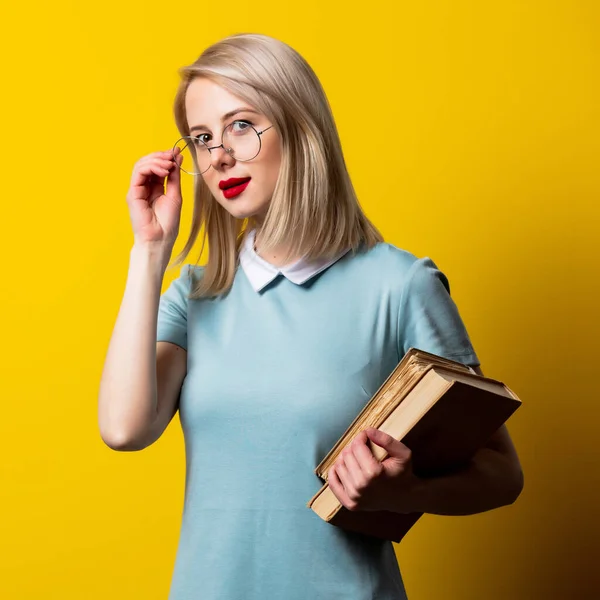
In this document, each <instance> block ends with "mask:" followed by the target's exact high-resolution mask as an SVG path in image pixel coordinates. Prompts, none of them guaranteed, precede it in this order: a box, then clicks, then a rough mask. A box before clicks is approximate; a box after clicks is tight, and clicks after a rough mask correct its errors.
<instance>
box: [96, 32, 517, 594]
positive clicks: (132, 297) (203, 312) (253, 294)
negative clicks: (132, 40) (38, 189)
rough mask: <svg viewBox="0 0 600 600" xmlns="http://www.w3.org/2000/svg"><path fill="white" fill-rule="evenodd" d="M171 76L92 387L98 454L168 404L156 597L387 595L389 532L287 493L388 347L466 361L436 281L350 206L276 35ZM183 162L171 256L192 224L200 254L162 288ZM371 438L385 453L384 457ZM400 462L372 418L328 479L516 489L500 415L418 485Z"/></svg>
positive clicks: (326, 121) (308, 489) (367, 387)
mask: <svg viewBox="0 0 600 600" xmlns="http://www.w3.org/2000/svg"><path fill="white" fill-rule="evenodd" d="M181 77H182V81H181V85H180V88H179V90H178V92H177V96H176V99H175V119H176V122H177V126H178V129H179V131H180V134H181V138H182V139H180V140H178V142H177V144H176V145H175V146H174V148H173V149H171V148H169V149H167V150H165V151H162V152H153V153H151V154H149V155H147V156H145V157H143V158H142V159H140V160H139V161H138V162H137V163H136V165H135V167H134V169H133V175H132V178H131V187H130V189H129V192H128V194H127V203H128V207H129V212H130V216H131V222H132V226H133V231H134V244H133V247H132V249H131V255H130V269H129V274H128V279H127V284H126V288H125V294H124V297H123V302H122V306H121V309H120V312H119V315H118V318H117V322H116V324H115V329H114V332H113V335H112V338H111V341H110V346H109V349H108V353H107V357H106V363H105V366H104V372H103V376H102V383H101V388H100V396H99V425H100V431H101V435H102V438H103V440H104V441H105V442H106V443H107V444H108V445H109V446H110V447H111V448H114V449H116V450H140V449H143V448H145V447H147V446H149V445H150V444H152V443H154V442H155V441H156V440H157V439H158V438H159V437H160V435H161V434H162V432H163V431H164V430H165V428H166V427H167V425H168V424H169V422H170V421H171V419H172V418H173V416H174V414H175V413H176V411H177V410H178V409H179V412H180V419H181V424H182V428H183V433H184V437H185V446H186V456H187V475H186V485H185V504H184V510H183V517H182V526H181V535H180V543H179V547H178V551H177V557H176V562H175V567H174V573H173V580H172V583H171V593H170V600H192V599H193V600H198V599H202V600H241V599H244V600H255V599H256V600H258V599H260V600H264V599H265V598H268V599H277V600H279V599H282V600H283V599H285V600H300V599H302V600H306V599H310V600H316V599H318V598H323V599H327V600H333V599H337V598H339V599H344V600H359V599H360V600H366V599H377V600H392V599H394V600H398V599H402V598H405V597H406V595H405V589H404V585H403V581H402V577H401V574H400V570H399V568H398V564H397V560H396V556H395V553H394V549H393V546H392V543H391V542H386V541H383V540H379V539H374V538H370V537H368V536H364V535H361V534H356V533H351V532H348V531H346V530H343V529H341V528H339V527H336V526H333V525H331V524H329V523H326V522H325V521H323V520H321V519H320V518H319V517H318V516H317V515H316V514H315V513H314V512H313V511H311V510H310V509H309V508H307V506H306V503H307V502H308V500H309V499H310V498H311V497H312V496H313V495H314V494H315V492H316V491H317V490H318V489H319V488H320V487H321V485H322V481H321V480H320V479H319V478H318V477H317V476H316V475H315V473H314V469H315V467H316V465H317V464H318V463H319V462H320V460H321V459H322V458H323V456H324V455H325V454H326V453H327V452H328V451H329V449H330V448H331V447H332V445H333V444H334V442H335V441H337V439H338V438H339V437H340V436H341V434H342V433H343V432H344V431H345V430H346V428H347V427H348V425H349V424H350V423H351V422H352V420H353V419H354V417H355V416H356V414H357V413H358V412H359V411H360V410H361V409H362V408H363V406H364V405H365V404H366V402H367V401H368V400H369V398H370V397H371V395H372V394H373V393H374V392H375V391H376V390H377V389H378V388H379V386H380V385H381V383H382V382H383V381H384V379H385V378H386V377H387V376H388V374H389V373H390V372H391V371H392V370H393V368H394V367H395V366H396V365H397V363H398V362H399V360H400V359H401V358H402V356H403V355H404V353H405V352H406V351H407V350H408V348H410V347H416V348H421V349H423V350H427V351H429V352H433V353H435V354H439V355H442V356H445V357H448V358H452V359H455V360H459V361H461V362H463V363H465V364H468V365H472V366H474V367H478V365H479V360H478V357H477V355H476V353H475V351H474V349H473V347H472V345H471V342H470V339H469V336H468V334H467V331H466V329H465V326H464V324H463V322H462V320H461V318H460V315H459V312H458V309H457V307H456V305H455V303H454V302H453V300H452V299H451V298H450V294H449V283H448V280H447V278H446V277H445V275H444V274H443V273H442V272H441V271H440V270H439V269H438V268H437V267H436V265H435V263H434V262H433V261H432V260H431V259H430V258H428V257H424V258H417V257H416V256H415V255H413V254H412V253H410V252H409V251H407V250H403V249H400V248H396V247H394V246H393V245H391V244H387V243H385V242H384V241H383V239H382V236H381V235H380V233H379V232H378V230H377V229H376V228H375V226H374V225H373V224H372V223H371V222H370V221H369V219H368V218H367V217H366V216H365V214H364V213H363V211H362V210H361V208H360V205H359V202H358V200H357V198H356V195H355V193H354V190H353V187H352V183H351V181H350V177H349V175H348V172H347V170H346V166H345V162H344V158H343V154H342V149H341V147H340V140H339V138H338V134H337V131H336V127H335V124H334V119H333V117H332V114H331V111H330V108H329V105H328V102H327V99H326V96H325V93H324V91H323V89H322V87H321V85H320V83H319V81H318V79H317V77H316V76H315V74H314V72H313V71H312V69H311V68H310V67H309V65H308V64H307V63H306V62H305V60H304V59H303V58H302V57H301V56H300V55H299V54H298V53H297V52H296V51H294V50H293V49H292V48H290V47H289V46H288V45H286V44H284V43H282V42H281V41H278V40H276V39H273V38H270V37H267V36H263V35H255V34H239V35H234V36H231V37H228V38H226V39H224V40H222V41H220V42H219V43H216V44H214V45H213V46H211V47H209V48H207V49H206V50H205V51H204V52H203V53H202V55H201V56H200V57H199V58H198V59H197V60H196V61H195V62H194V63H193V64H192V65H190V66H188V67H185V68H183V69H181ZM182 157H183V158H182ZM190 174H191V175H190ZM184 176H185V177H189V176H194V181H195V189H194V213H193V225H192V230H191V233H190V235H189V238H188V240H187V243H186V245H185V248H184V249H183V251H182V252H181V254H180V255H179V256H178V257H177V259H176V261H175V262H176V264H178V265H181V264H182V263H183V262H184V260H185V258H186V257H187V255H188V254H189V252H190V250H191V248H192V246H193V244H194V242H195V241H196V240H197V239H198V236H199V234H200V231H201V229H202V230H203V234H202V235H203V237H202V239H203V241H208V250H209V252H208V261H207V262H206V264H205V265H203V266H198V265H192V264H185V265H184V266H183V267H182V268H181V271H180V275H179V277H178V278H176V279H175V280H174V281H173V282H172V283H171V285H170V286H169V287H168V288H167V290H166V291H165V292H164V293H163V294H162V295H161V293H160V291H161V284H162V281H163V277H164V274H165V271H166V268H167V266H168V264H169V261H170V258H171V254H172V250H173V246H174V243H175V240H176V238H177V235H178V231H179V223H180V212H181V206H182V197H181V187H180V178H181V177H184ZM165 179H166V191H165V188H164V183H165ZM203 247H204V245H203ZM477 370H478V372H481V371H480V370H479V368H478V369H477ZM369 440H371V441H372V442H373V443H375V444H378V445H380V446H383V447H385V448H387V449H388V451H389V457H388V458H387V459H386V460H385V461H383V462H382V463H378V462H377V461H376V460H375V459H374V457H373V455H372V453H371V451H370V449H369V444H368V441H369ZM410 464H411V463H410V451H409V449H408V448H406V447H405V446H404V445H403V444H401V443H400V442H399V441H396V440H393V439H391V438H389V437H388V436H386V435H385V434H383V433H382V432H379V431H378V430H375V429H370V430H368V431H366V432H362V433H361V434H360V435H359V436H358V437H357V438H356V439H355V440H354V442H353V443H352V446H351V448H349V449H348V450H347V451H346V452H344V454H343V455H342V456H341V457H340V459H339V460H338V461H337V462H336V464H335V465H334V466H333V467H332V469H331V471H330V478H329V479H330V485H331V488H332V490H333V491H334V493H335V494H336V496H337V497H338V498H339V499H340V501H341V502H342V504H343V505H344V506H346V507H347V508H349V509H350V510H378V509H387V510H395V511H399V512H410V511H417V510H418V511H424V512H431V513H437V514H469V513H475V512H481V511H484V510H490V509H492V508H496V507H499V506H503V505H506V504H510V503H511V502H513V501H514V500H515V499H516V497H517V496H518V495H519V493H520V489H521V486H522V475H521V469H520V465H519V460H518V458H517V455H516V453H515V450H514V447H513V445H512V443H511V440H510V437H509V436H508V433H507V431H506V428H504V427H503V428H502V429H501V430H500V431H499V432H498V433H497V434H496V436H494V438H493V439H492V440H491V441H490V444H489V445H488V447H487V448H485V449H484V450H483V451H481V452H480V453H478V454H477V455H476V458H475V459H474V460H473V463H472V465H471V467H470V468H468V469H465V470H464V471H462V472H460V473H455V474H453V475H452V476H448V477H440V478H437V479H435V480H428V481H427V482H425V481H420V480H419V479H418V478H417V477H416V476H415V475H414V474H413V473H412V471H411V467H410Z"/></svg>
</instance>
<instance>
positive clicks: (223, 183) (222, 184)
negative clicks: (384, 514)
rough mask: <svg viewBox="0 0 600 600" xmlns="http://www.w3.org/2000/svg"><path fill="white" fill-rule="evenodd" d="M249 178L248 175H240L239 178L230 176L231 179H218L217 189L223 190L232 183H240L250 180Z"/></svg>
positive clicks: (232, 184)
mask: <svg viewBox="0 0 600 600" xmlns="http://www.w3.org/2000/svg"><path fill="white" fill-rule="evenodd" d="M250 179H251V178H250V177H242V178H241V179H240V178H237V177H232V178H231V179H224V180H223V181H219V189H221V190H225V189H227V188H229V187H232V186H234V185H239V184H240V183H245V182H246V181H250Z"/></svg>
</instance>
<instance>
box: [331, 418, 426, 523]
mask: <svg viewBox="0 0 600 600" xmlns="http://www.w3.org/2000/svg"><path fill="white" fill-rule="evenodd" d="M369 440H371V441H372V442H373V443H375V444H377V445H378V446H381V447H382V448H385V449H386V450H387V452H388V454H389V456H387V457H386V458H385V459H384V460H383V461H382V462H379V461H378V460H377V459H376V458H375V456H373V453H372V452H371V449H370V448H369V446H368V444H367V442H368V441H369ZM327 481H328V483H329V487H330V488H331V491H332V492H333V493H334V494H335V496H336V497H337V499H338V500H339V501H340V502H341V503H342V505H343V506H345V507H346V508H347V509H348V510H352V511H354V510H390V511H393V512H402V513H405V512H406V513H408V512H415V511H417V510H418V509H417V508H415V507H414V506H412V505H411V496H410V492H411V490H412V489H413V486H414V485H415V483H416V482H417V481H418V478H417V477H416V476H415V474H414V473H413V470H412V463H411V451H410V449H409V448H408V447H407V446H405V445H404V444H403V443H402V442H400V441H398V440H396V439H394V438H393V437H391V436H390V435H388V434H387V433H384V432H383V431H381V430H379V429H375V428H373V427H369V428H367V429H365V430H364V431H361V432H360V433H359V434H358V435H357V436H356V437H355V438H354V440H352V442H351V443H350V444H349V445H348V446H346V448H344V450H342V453H341V454H340V456H339V457H338V459H337V460H336V461H335V463H334V464H333V465H332V466H331V467H330V469H329V475H328V479H327Z"/></svg>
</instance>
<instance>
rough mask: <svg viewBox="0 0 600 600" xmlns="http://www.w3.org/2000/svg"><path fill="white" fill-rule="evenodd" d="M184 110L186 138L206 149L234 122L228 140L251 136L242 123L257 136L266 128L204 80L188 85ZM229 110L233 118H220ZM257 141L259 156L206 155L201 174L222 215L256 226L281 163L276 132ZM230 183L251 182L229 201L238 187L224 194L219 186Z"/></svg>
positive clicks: (262, 119)
mask: <svg viewBox="0 0 600 600" xmlns="http://www.w3.org/2000/svg"><path fill="white" fill-rule="evenodd" d="M185 108H186V113H187V120H188V126H189V128H190V135H191V136H194V137H196V136H200V138H199V139H200V140H201V141H203V142H204V143H205V144H206V145H207V146H209V147H210V148H213V147H214V146H218V145H219V144H220V143H221V134H222V132H223V129H224V128H225V127H226V126H228V125H230V124H231V123H234V122H235V125H234V126H233V131H232V135H233V136H235V135H239V134H240V133H241V132H244V131H246V130H248V131H246V133H245V135H247V136H250V135H253V136H255V135H256V134H255V133H254V132H253V131H252V130H251V129H250V128H249V126H248V125H247V124H246V123H250V124H252V125H253V127H254V129H256V131H262V130H263V129H265V128H267V127H269V126H270V125H271V123H270V122H269V121H268V120H267V118H266V117H265V116H264V115H263V114H261V113H259V112H258V111H256V110H255V109H254V107H253V106H251V105H249V104H248V103H247V102H246V101H244V100H242V99H240V98H238V97H237V96H234V95H233V94H231V93H230V92H229V91H227V90H226V89H224V88H223V87H221V86H220V85H218V84H217V83H215V82H213V81H211V80H209V79H204V78H196V79H194V80H193V81H192V82H191V83H190V85H189V87H188V89H187V93H186V97H185ZM238 110H239V112H237V111H238ZM233 111H236V112H235V114H234V115H230V116H228V117H225V115H226V114H227V113H232V112H233ZM260 138H261V139H260V142H261V148H260V152H259V153H258V155H257V156H255V157H254V158H253V159H252V160H249V161H244V162H242V161H241V160H236V159H235V155H233V156H232V155H230V154H228V153H227V152H225V150H224V148H218V149H216V150H211V152H210V165H211V166H210V168H209V169H208V170H207V171H206V172H204V173H203V174H202V178H203V179H204V181H205V183H206V185H207V186H208V188H209V189H210V191H211V193H212V195H213V196H214V197H215V198H216V200H217V202H218V203H219V204H220V205H221V206H223V208H225V210H227V211H228V212H229V213H230V214H231V215H233V216H234V217H236V218H238V219H245V218H248V217H254V218H255V219H256V220H257V221H258V222H259V223H260V222H261V221H262V220H263V219H264V217H265V215H266V212H267V209H268V207H269V203H270V202H271V197H272V195H273V191H274V189H275V183H276V181H277V176H278V174H279V166H280V164H281V150H280V146H279V137H278V135H277V131H276V130H275V127H271V129H269V130H268V131H265V132H264V133H263V134H262V135H261V136H260ZM225 145H226V146H227V144H225ZM184 168H185V167H184ZM232 178H236V179H244V178H250V181H249V183H248V184H247V185H246V187H245V189H244V190H243V191H242V192H241V193H239V194H237V195H234V196H233V194H236V192H237V191H239V189H241V188H240V187H238V188H231V189H230V190H229V191H228V190H227V189H225V190H223V189H221V188H220V187H219V183H220V182H222V183H221V185H225V182H226V181H227V180H229V179H232ZM228 196H229V197H228ZM232 196H233V197H232Z"/></svg>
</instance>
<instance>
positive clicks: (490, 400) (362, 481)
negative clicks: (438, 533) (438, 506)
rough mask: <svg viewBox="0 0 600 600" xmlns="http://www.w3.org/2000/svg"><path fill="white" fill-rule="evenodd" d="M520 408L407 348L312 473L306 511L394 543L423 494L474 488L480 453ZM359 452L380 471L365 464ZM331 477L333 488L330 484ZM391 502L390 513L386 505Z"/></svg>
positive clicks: (485, 463) (484, 383)
mask: <svg viewBox="0 0 600 600" xmlns="http://www.w3.org/2000/svg"><path fill="white" fill-rule="evenodd" d="M520 405H521V400H520V399H519V398H518V396H517V395H516V394H515V393H514V392H513V391H512V390H511V389H510V388H509V387H508V386H506V385H505V384H504V383H502V382H501V381H498V380H495V379H491V378H489V377H484V376H482V375H478V374H477V373H475V371H474V370H473V369H471V368H470V367H468V366H466V365H463V364H462V363H460V362H457V361H452V360H450V359H447V358H444V357H441V356H437V355H435V354H431V353H429V352H426V351H424V350H420V349H418V348H410V349H409V350H408V351H407V353H406V354H405V355H404V357H403V358H402V360H401V361H400V363H399V364H398V365H397V366H396V368H395V369H394V370H393V371H392V373H390V375H389V377H388V378H387V379H386V380H385V381H384V382H383V384H382V385H381V387H380V388H379V390H377V392H376V393H375V395H374V396H373V397H372V398H371V400H369V402H367V404H366V405H365V406H364V408H363V409H362V411H361V412H360V413H359V414H358V415H357V416H356V418H355V419H354V421H353V422H352V423H350V425H349V426H348V428H347V429H346V431H345V432H344V434H343V435H342V436H341V437H340V439H339V440H338V441H337V442H336V443H335V444H334V446H333V447H332V448H331V450H330V451H329V452H328V453H327V455H326V456H325V457H324V458H323V460H321V462H320V463H319V464H318V465H317V467H316V468H315V474H316V475H317V476H318V477H320V478H321V479H322V480H323V481H324V484H323V486H322V487H321V489H320V490H319V491H318V492H317V493H316V494H315V495H314V496H313V497H312V498H311V499H310V500H309V501H308V504H307V506H308V507H309V508H311V509H312V510H313V511H314V512H315V513H316V514H317V515H319V517H321V518H322V519H323V520H325V521H327V522H328V523H331V524H333V525H336V526H338V527H341V528H343V529H347V530H350V531H355V532H359V533H363V534H366V535H371V536H374V537H379V538H383V539H387V540H392V541H395V542H399V541H400V540H402V538H403V537H404V535H405V534H406V533H407V532H408V531H409V530H410V529H411V528H412V526H413V525H414V524H415V523H416V522H417V521H418V520H419V518H420V517H421V516H422V514H423V513H424V512H425V511H426V510H425V509H427V508H428V507H430V506H432V503H431V498H432V497H433V498H435V497H439V496H440V495H446V494H449V495H450V496H453V495H454V490H455V488H456V487H457V485H459V484H460V485H459V487H460V486H463V483H465V482H466V481H468V480H473V481H474V480H478V481H482V477H481V474H482V473H485V472H487V471H489V470H490V468H491V467H490V464H491V462H490V460H489V459H490V456H491V455H492V454H494V453H493V452H485V448H484V446H485V444H486V442H488V441H489V440H490V439H491V438H492V436H494V435H498V434H499V433H500V434H501V430H500V427H501V426H502V425H503V424H504V423H505V421H506V420H507V419H508V418H509V417H510V416H511V415H512V414H513V413H514V412H515V411H516V410H517V409H518V408H519V407H520ZM367 431H370V433H367ZM375 431H379V432H381V434H377V433H375ZM385 434H387V435H388V436H389V438H393V440H394V442H393V443H392V442H391V441H390V439H389V438H385V437H384V435H385ZM360 436H362V437H360ZM356 439H359V440H360V441H359V442H358V443H357V445H356V447H352V444H353V443H354V441H355V440H356ZM367 445H370V447H368V448H367V447H366V446H367ZM349 446H350V447H351V449H350V450H349V451H348V450H347V447H349ZM363 447H364V450H370V452H371V453H372V457H373V459H375V460H376V461H378V462H380V463H382V466H381V467H376V466H374V465H373V462H372V461H371V457H369V456H368V455H367V454H365V452H364V450H363ZM354 449H356V451H357V454H355V452H354ZM408 449H410V454H408V452H407V450H408ZM390 450H391V451H392V452H391V453H390ZM344 451H345V452H346V454H345V455H343V453H344ZM341 456H343V458H342V459H341V460H339V462H338V459H340V457H341ZM390 457H391V459H392V460H389V459H390ZM474 459H476V460H474ZM386 460H389V462H386ZM353 461H355V462H353ZM402 461H404V462H403V464H402V466H401V465H400V463H401V462H402ZM496 464H499V463H498V461H496ZM333 465H337V466H336V467H335V468H333V469H332V466H333ZM384 465H385V466H384ZM340 466H341V470H340V469H339V467H340ZM332 471H333V473H332ZM497 472H498V473H501V472H502V469H498V470H497ZM336 474H337V481H338V483H339V485H337V489H336V490H335V491H334V487H336V484H335V482H333V480H332V479H330V478H331V475H333V478H335V477H336ZM332 483H333V485H331V484H332ZM463 487H464V486H463ZM467 489H471V488H469V486H467ZM394 490H395V491H394ZM475 491H477V490H475ZM381 496H382V497H383V499H382V497H381ZM392 498H393V503H392V504H393V507H394V508H389V507H390V501H391V499H392ZM383 506H388V508H381V507H383ZM417 506H418V507H417ZM405 510H406V511H407V512H404V511H405ZM429 512H432V511H429Z"/></svg>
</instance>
